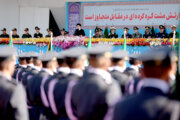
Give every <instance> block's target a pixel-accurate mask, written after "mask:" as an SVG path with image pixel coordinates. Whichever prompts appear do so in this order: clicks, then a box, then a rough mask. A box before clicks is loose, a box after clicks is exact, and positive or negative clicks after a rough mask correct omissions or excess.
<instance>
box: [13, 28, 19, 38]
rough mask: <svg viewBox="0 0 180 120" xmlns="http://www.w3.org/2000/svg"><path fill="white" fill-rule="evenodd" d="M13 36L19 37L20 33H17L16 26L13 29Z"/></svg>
mask: <svg viewBox="0 0 180 120" xmlns="http://www.w3.org/2000/svg"><path fill="white" fill-rule="evenodd" d="M12 32H13V33H12V38H19V35H18V34H17V29H16V28H13V29H12Z"/></svg>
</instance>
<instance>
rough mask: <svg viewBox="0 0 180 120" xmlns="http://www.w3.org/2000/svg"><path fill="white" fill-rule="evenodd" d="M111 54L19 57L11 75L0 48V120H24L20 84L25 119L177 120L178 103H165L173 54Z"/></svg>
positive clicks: (8, 58) (6, 51) (79, 51)
mask: <svg viewBox="0 0 180 120" xmlns="http://www.w3.org/2000/svg"><path fill="white" fill-rule="evenodd" d="M111 50H112V47H111V46H109V45H98V46H94V47H92V48H91V49H90V50H86V49H85V48H83V47H76V48H72V49H68V50H65V51H63V52H61V54H58V53H56V52H47V53H45V54H43V55H38V54H37V53H34V52H29V53H23V54H21V55H19V56H18V60H19V64H18V65H16V69H15V72H14V74H13V64H14V62H15V58H14V57H13V54H12V53H13V51H14V50H12V48H0V58H1V59H0V68H1V69H0V71H1V74H0V79H1V80H0V89H2V94H1V95H2V96H0V97H1V99H0V101H1V103H3V104H0V105H3V106H0V107H1V108H0V109H3V110H2V111H4V109H6V107H8V109H6V111H4V113H1V114H0V118H4V119H10V118H13V117H14V115H15V117H14V119H17V120H27V119H28V118H27V117H28V115H27V111H26V108H25V107H26V104H25V101H24V100H25V98H24V96H25V95H24V92H23V91H24V90H23V88H22V86H21V84H22V85H23V86H24V88H25V91H26V96H27V98H26V102H27V105H28V111H29V118H30V120H103V119H105V120H111V119H113V120H130V119H134V120H152V119H154V120H155V119H159V120H164V119H168V120H169V119H173V120H179V119H180V103H179V102H178V101H175V100H171V99H170V98H169V96H170V95H171V94H170V93H171V92H172V91H171V90H172V89H171V87H172V86H173V83H174V81H175V73H176V69H177V64H176V62H177V57H176V54H175V53H174V51H172V50H171V49H169V48H165V49H164V48H160V49H152V50H149V51H148V52H146V53H144V54H142V55H128V52H126V51H121V50H118V51H115V52H113V53H111V52H110V51H111ZM128 58H129V63H130V65H131V66H130V67H128V68H127V67H126V63H127V61H128ZM87 59H88V62H89V65H88V66H85V62H86V60H87ZM142 66H143V67H142ZM12 74H13V78H14V79H12V78H11V77H10V76H11V75H12ZM11 87H13V88H11ZM6 90H7V91H8V92H6ZM7 93H8V94H7ZM8 105H10V106H8Z"/></svg>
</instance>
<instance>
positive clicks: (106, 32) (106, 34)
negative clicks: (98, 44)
mask: <svg viewBox="0 0 180 120" xmlns="http://www.w3.org/2000/svg"><path fill="white" fill-rule="evenodd" d="M104 36H105V38H108V37H109V33H108V27H107V26H106V27H105V30H104Z"/></svg>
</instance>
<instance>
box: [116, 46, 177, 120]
mask: <svg viewBox="0 0 180 120" xmlns="http://www.w3.org/2000/svg"><path fill="white" fill-rule="evenodd" d="M141 60H142V62H143V66H144V67H143V70H142V71H143V75H144V76H145V78H144V79H143V80H142V81H143V82H144V84H143V86H142V89H141V90H140V93H139V94H137V95H134V96H132V97H128V98H125V99H123V100H121V101H120V102H119V103H117V105H116V107H115V110H114V114H113V115H114V117H113V120H132V119H133V120H152V119H154V120H164V119H167V120H169V119H172V118H173V119H175V120H179V119H180V111H179V108H180V103H179V102H177V101H173V100H170V99H169V98H168V93H169V90H170V87H169V84H168V80H169V75H170V74H171V73H172V71H174V70H176V69H177V65H176V56H175V53H174V52H173V51H172V50H171V49H170V48H160V49H152V50H149V51H148V52H146V53H144V54H142V55H141Z"/></svg>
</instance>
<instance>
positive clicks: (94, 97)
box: [71, 69, 121, 120]
mask: <svg viewBox="0 0 180 120" xmlns="http://www.w3.org/2000/svg"><path fill="white" fill-rule="evenodd" d="M91 70H93V69H91ZM102 73H103V74H100V73H98V71H96V70H93V72H92V71H91V72H88V73H86V74H85V76H83V78H82V79H81V80H79V82H78V83H77V84H76V85H75V86H74V87H73V89H72V96H71V101H72V109H73V111H74V115H75V116H77V118H78V120H102V119H103V118H104V116H105V114H106V112H107V110H108V107H109V106H111V105H112V104H113V102H115V101H116V100H117V99H118V98H119V97H120V96H121V92H120V89H119V85H118V83H117V82H116V81H115V80H114V79H112V77H111V75H110V74H107V73H106V72H105V71H103V72H102ZM104 73H106V74H104ZM109 75H110V76H109Z"/></svg>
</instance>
